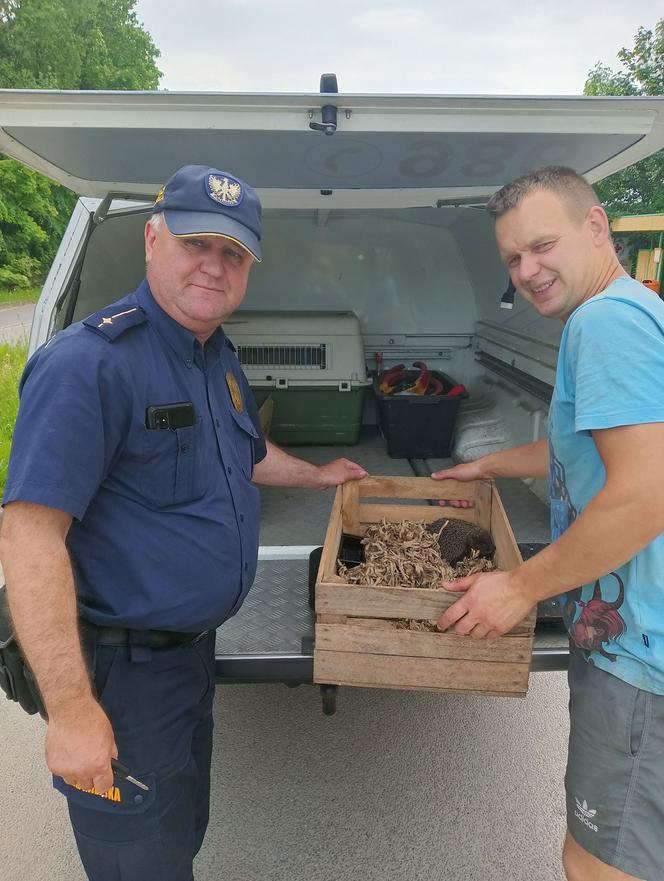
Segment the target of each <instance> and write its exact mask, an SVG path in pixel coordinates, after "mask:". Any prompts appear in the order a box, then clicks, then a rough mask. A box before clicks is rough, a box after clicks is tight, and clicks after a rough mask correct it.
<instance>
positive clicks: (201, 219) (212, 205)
mask: <svg viewBox="0 0 664 881" xmlns="http://www.w3.org/2000/svg"><path fill="white" fill-rule="evenodd" d="M153 213H155V214H159V213H163V215H164V218H165V220H166V226H167V227H168V230H169V232H170V233H171V234H172V235H174V236H223V238H225V239H231V241H233V242H237V243H238V244H239V245H242V247H243V248H244V249H245V250H246V251H249V253H250V254H251V255H252V257H254V258H255V259H256V260H258V261H259V262H260V260H261V203H260V200H259V198H258V196H257V195H256V192H255V191H254V190H253V189H252V188H251V187H250V186H249V184H246V183H245V182H244V181H241V180H240V179H239V178H237V177H234V176H233V175H232V174H228V172H226V171H219V169H218V168H208V166H206V165H185V166H183V167H182V168H180V169H178V171H176V172H175V174H174V175H173V176H172V177H171V178H169V180H168V181H167V182H166V183H165V184H164V186H163V187H162V188H161V189H160V190H159V194H158V195H157V198H156V199H155V203H154V208H153Z"/></svg>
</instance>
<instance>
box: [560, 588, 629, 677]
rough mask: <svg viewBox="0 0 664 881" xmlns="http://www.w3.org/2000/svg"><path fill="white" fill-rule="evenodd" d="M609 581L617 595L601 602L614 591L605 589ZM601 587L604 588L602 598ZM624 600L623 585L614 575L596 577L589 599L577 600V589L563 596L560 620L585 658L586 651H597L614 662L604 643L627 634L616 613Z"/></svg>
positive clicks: (579, 597)
mask: <svg viewBox="0 0 664 881" xmlns="http://www.w3.org/2000/svg"><path fill="white" fill-rule="evenodd" d="M610 579H615V580H616V581H617V582H618V596H617V597H615V599H613V600H608V599H605V596H606V595H608V594H609V593H610V592H615V591H611V588H610V587H609V584H610V583H611V582H610ZM607 582H609V583H607ZM614 586H615V585H614ZM602 588H604V589H605V593H604V595H603V594H602ZM575 594H576V596H575ZM624 600H625V585H624V584H623V581H622V578H621V577H620V576H619V575H618V573H617V572H611V573H610V574H609V575H605V576H604V578H599V579H598V580H597V581H596V582H595V587H594V588H593V593H592V596H591V598H590V599H589V600H585V601H584V600H582V599H581V589H579V590H578V591H570V593H568V594H567V599H566V602H565V609H564V613H563V617H564V619H565V623H566V625H567V627H568V629H569V632H570V636H571V637H572V641H573V642H574V644H575V645H577V646H578V647H579V648H580V649H583V651H584V652H586V653H587V655H589V654H590V652H599V653H600V655H603V657H605V658H607V659H608V660H609V661H612V662H614V661H615V660H616V655H614V654H611V652H607V651H606V649H605V648H604V644H605V643H609V642H611V640H613V639H618V637H620V636H622V635H623V633H625V632H626V631H627V625H626V624H625V621H624V619H623V617H622V616H621V615H620V613H619V612H618V609H619V608H620V607H621V606H622V604H623V602H624Z"/></svg>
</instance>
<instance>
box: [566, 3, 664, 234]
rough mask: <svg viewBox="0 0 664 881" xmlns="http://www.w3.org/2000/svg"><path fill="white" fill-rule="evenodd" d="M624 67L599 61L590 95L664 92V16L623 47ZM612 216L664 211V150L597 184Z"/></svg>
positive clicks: (620, 55)
mask: <svg viewBox="0 0 664 881" xmlns="http://www.w3.org/2000/svg"><path fill="white" fill-rule="evenodd" d="M618 58H619V59H620V61H621V62H622V65H623V70H620V71H613V70H611V68H609V67H607V66H606V65H603V64H600V63H599V62H598V63H597V64H596V65H595V67H594V68H593V69H592V70H591V71H590V72H589V74H588V79H587V80H586V84H585V87H584V90H583V91H584V94H586V95H664V18H663V19H660V21H658V22H657V24H656V25H655V28H654V30H652V31H651V30H647V29H646V28H643V27H641V28H639V29H638V31H637V32H636V35H635V37H634V48H633V49H625V48H623V49H621V50H620V52H618ZM595 190H596V191H597V195H598V196H599V198H600V199H601V200H602V203H603V204H604V205H605V206H606V208H607V210H608V212H609V215H610V216H612V217H613V216H616V215H618V214H655V213H658V212H663V211H664V150H660V151H659V152H658V153H655V155H654V156H649V157H648V158H647V159H643V160H641V162H637V163H636V164H635V165H632V166H630V167H629V168H626V169H624V170H623V171H619V172H617V173H616V174H612V175H611V176H610V177H608V178H606V179H605V180H603V181H600V182H599V183H598V184H596V185H595Z"/></svg>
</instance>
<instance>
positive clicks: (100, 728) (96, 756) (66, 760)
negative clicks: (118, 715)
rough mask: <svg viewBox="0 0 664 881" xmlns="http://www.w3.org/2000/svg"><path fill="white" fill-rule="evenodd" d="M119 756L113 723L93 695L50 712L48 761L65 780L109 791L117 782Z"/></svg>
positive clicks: (51, 767)
mask: <svg viewBox="0 0 664 881" xmlns="http://www.w3.org/2000/svg"><path fill="white" fill-rule="evenodd" d="M117 757H118V749H117V746H116V744H115V737H114V735H113V729H112V727H111V723H110V722H109V720H108V717H107V715H106V713H105V712H104V711H103V709H102V708H101V706H100V705H99V704H98V703H97V701H96V700H94V698H93V697H92V696H90V697H89V698H87V699H86V700H85V701H81V702H80V703H76V704H75V705H71V706H67V707H66V708H63V709H61V710H59V711H58V712H57V713H55V714H54V713H50V714H49V722H48V729H47V731H46V764H47V765H48V767H49V770H50V771H51V772H52V773H53V774H55V775H56V776H57V777H62V778H63V780H64V781H65V783H68V784H69V785H70V786H77V787H80V789H92V788H94V789H95V790H96V791H97V792H98V793H103V792H106V791H107V790H109V789H110V788H111V787H112V786H113V770H112V768H111V758H114V759H117Z"/></svg>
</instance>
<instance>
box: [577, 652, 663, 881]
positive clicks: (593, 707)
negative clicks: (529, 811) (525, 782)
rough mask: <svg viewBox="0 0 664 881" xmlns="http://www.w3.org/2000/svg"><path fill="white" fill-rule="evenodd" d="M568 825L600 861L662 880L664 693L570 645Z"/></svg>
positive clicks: (649, 880)
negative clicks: (611, 670)
mask: <svg viewBox="0 0 664 881" xmlns="http://www.w3.org/2000/svg"><path fill="white" fill-rule="evenodd" d="M569 685H570V704H569V707H570V737H569V755H568V760H567V773H566V774H565V789H566V791H567V827H568V829H569V831H570V834H571V835H572V837H573V838H574V839H575V841H576V842H577V843H578V844H580V845H581V847H583V848H584V849H585V850H587V851H589V852H590V853H591V854H593V855H594V856H596V857H597V858H598V859H600V860H602V862H605V863H607V864H608V865H610V866H613V867H614V868H616V869H620V870H621V871H622V872H626V873H627V874H628V875H633V876H635V877H636V878H641V879H644V881H663V879H664V696H661V695H657V694H651V693H650V692H647V691H641V690H640V689H638V688H634V686H632V685H628V684H627V683H626V682H623V681H622V680H621V679H618V678H617V677H615V676H612V675H611V674H610V673H606V672H605V671H604V670H600V669H599V668H598V667H595V666H594V665H593V664H589V663H587V662H586V661H585V659H584V657H583V655H582V653H581V652H579V651H577V650H572V652H571V657H570V668H569Z"/></svg>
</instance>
